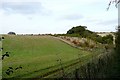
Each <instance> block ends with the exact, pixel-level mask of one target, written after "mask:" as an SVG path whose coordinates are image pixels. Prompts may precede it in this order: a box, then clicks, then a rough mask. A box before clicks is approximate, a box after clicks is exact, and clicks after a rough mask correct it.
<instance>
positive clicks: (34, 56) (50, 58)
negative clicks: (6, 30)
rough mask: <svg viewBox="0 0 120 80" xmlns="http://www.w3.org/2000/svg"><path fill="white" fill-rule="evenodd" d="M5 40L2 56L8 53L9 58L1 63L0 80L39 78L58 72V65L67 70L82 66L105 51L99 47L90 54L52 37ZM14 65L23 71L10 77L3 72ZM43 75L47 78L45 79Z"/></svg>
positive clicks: (9, 38) (16, 72) (13, 36)
mask: <svg viewBox="0 0 120 80" xmlns="http://www.w3.org/2000/svg"><path fill="white" fill-rule="evenodd" d="M4 37H5V40H3V48H4V50H3V54H4V53H5V52H6V51H9V52H10V57H5V59H4V60H3V62H2V63H3V65H2V66H3V69H2V70H3V71H2V75H3V76H2V77H3V78H9V77H23V78H24V77H25V78H36V77H40V76H42V75H43V74H46V73H49V72H50V71H54V70H55V69H56V70H58V69H59V68H60V67H61V65H60V63H61V64H62V67H63V68H64V69H65V70H67V69H68V67H69V68H70V67H71V65H72V64H75V63H76V64H77V62H78V61H79V60H80V61H81V63H80V64H79V65H82V64H85V63H87V62H88V61H90V60H91V59H92V58H93V57H95V56H97V55H99V54H101V53H103V51H104V49H102V48H100V49H97V50H96V51H93V52H91V51H85V50H81V49H77V48H75V47H72V46H70V45H68V44H66V43H64V42H62V41H60V40H59V39H56V38H54V37H52V36H20V35H4ZM59 61H60V62H59ZM17 66H22V69H19V70H16V71H14V72H13V73H12V74H10V75H7V74H6V73H5V72H6V70H7V69H8V67H13V68H16V67H17ZM51 73H52V72H51ZM46 76H48V75H45V76H44V77H46Z"/></svg>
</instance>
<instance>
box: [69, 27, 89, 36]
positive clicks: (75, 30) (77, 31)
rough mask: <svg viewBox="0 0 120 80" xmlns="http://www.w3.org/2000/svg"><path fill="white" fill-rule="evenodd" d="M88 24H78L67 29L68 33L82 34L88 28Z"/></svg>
mask: <svg viewBox="0 0 120 80" xmlns="http://www.w3.org/2000/svg"><path fill="white" fill-rule="evenodd" d="M86 28H87V27H86V26H81V25H80V26H76V27H73V28H72V29H70V30H69V31H67V34H80V35H81V34H82V33H83V32H84V31H85V30H86Z"/></svg>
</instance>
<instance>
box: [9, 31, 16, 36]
mask: <svg viewBox="0 0 120 80" xmlns="http://www.w3.org/2000/svg"><path fill="white" fill-rule="evenodd" d="M8 34H10V35H16V33H15V32H9V33H8Z"/></svg>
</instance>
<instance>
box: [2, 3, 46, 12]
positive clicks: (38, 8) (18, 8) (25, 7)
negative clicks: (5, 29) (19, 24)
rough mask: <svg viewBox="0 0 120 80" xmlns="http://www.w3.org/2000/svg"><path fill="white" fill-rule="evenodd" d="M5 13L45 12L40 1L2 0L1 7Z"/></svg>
mask: <svg viewBox="0 0 120 80" xmlns="http://www.w3.org/2000/svg"><path fill="white" fill-rule="evenodd" d="M1 9H3V10H4V11H5V12H7V13H21V14H34V13H43V14H44V13H46V12H47V10H45V8H44V7H43V6H42V5H41V3H40V2H3V3H2V7H1Z"/></svg>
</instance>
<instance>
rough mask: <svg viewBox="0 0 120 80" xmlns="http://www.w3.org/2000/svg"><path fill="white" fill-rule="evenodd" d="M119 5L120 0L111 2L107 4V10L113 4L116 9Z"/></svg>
mask: <svg viewBox="0 0 120 80" xmlns="http://www.w3.org/2000/svg"><path fill="white" fill-rule="evenodd" d="M119 3H120V0H111V1H110V2H109V4H108V8H107V10H109V8H110V6H111V4H115V7H116V8H117V7H118V4H119Z"/></svg>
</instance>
